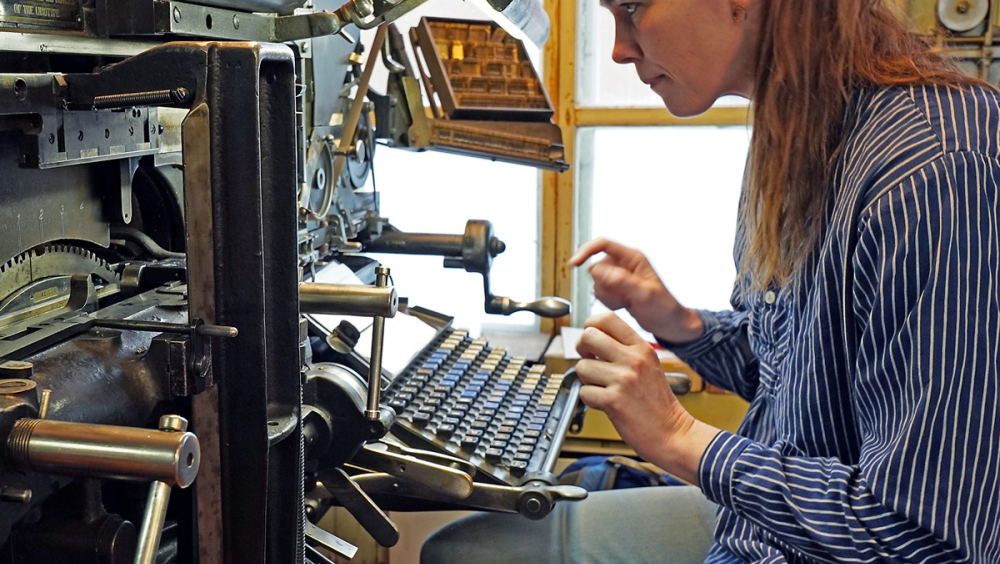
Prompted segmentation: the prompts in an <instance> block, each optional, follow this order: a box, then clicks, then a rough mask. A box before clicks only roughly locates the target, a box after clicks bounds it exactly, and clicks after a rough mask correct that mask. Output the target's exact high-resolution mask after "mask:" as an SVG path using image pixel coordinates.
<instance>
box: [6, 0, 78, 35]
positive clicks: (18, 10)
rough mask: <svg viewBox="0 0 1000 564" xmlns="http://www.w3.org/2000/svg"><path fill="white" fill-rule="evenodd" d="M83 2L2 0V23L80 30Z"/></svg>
mask: <svg viewBox="0 0 1000 564" xmlns="http://www.w3.org/2000/svg"><path fill="white" fill-rule="evenodd" d="M81 3H82V0H0V22H12V23H25V24H35V25H41V26H45V27H61V28H80V27H82V26H83V20H82V18H81V17H80V13H81V9H80V4H81Z"/></svg>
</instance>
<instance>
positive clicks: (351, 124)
mask: <svg viewBox="0 0 1000 564" xmlns="http://www.w3.org/2000/svg"><path fill="white" fill-rule="evenodd" d="M385 34H386V27H385V26H384V25H382V26H379V28H378V30H377V31H376V32H375V41H374V42H372V47H371V50H370V51H369V56H368V60H367V61H365V68H364V70H363V71H361V80H359V81H358V91H357V94H355V96H354V101H353V102H352V103H351V109H350V111H349V112H348V114H347V118H346V119H345V120H344V126H343V128H342V129H341V130H340V132H341V133H340V145H339V146H338V147H337V152H338V153H341V155H338V156H337V157H335V158H334V159H333V177H332V178H330V182H333V183H336V182H337V180H338V179H339V178H340V175H341V173H342V172H344V165H345V164H347V157H344V156H342V154H343V153H344V152H346V151H347V148H348V147H350V146H351V145H353V144H354V134H355V132H356V131H357V129H358V122H359V121H360V120H361V110H363V109H364V106H365V97H366V96H367V95H368V85H369V84H370V83H371V80H372V72H373V71H374V70H375V61H377V60H378V53H379V51H381V50H382V43H384V42H385ZM332 199H333V190H327V195H326V196H325V197H324V198H323V203H322V205H321V206H320V209H319V210H316V215H317V216H318V217H320V218H325V217H326V215H327V214H328V213H330V205H331V203H332Z"/></svg>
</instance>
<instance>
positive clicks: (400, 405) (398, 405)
mask: <svg viewBox="0 0 1000 564" xmlns="http://www.w3.org/2000/svg"><path fill="white" fill-rule="evenodd" d="M389 407H391V408H392V410H393V411H395V412H396V415H401V414H402V413H403V412H404V411H406V402H405V401H403V400H398V399H396V400H392V401H390V402H389Z"/></svg>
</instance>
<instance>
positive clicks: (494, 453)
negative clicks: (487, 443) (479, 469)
mask: <svg viewBox="0 0 1000 564" xmlns="http://www.w3.org/2000/svg"><path fill="white" fill-rule="evenodd" d="M502 458H503V449H501V448H491V449H489V450H487V451H486V460H489V461H492V462H499V461H500V459H502Z"/></svg>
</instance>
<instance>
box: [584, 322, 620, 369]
mask: <svg viewBox="0 0 1000 564" xmlns="http://www.w3.org/2000/svg"><path fill="white" fill-rule="evenodd" d="M624 349H625V346H624V345H622V343H621V342H619V341H617V340H615V339H613V338H612V337H610V336H608V335H607V333H605V332H604V331H602V330H600V329H598V328H596V327H587V328H585V329H584V330H583V335H582V336H581V337H580V342H579V343H577V344H576V351H577V352H578V353H580V356H581V357H585V358H599V359H601V360H606V361H608V362H618V361H619V360H621V359H622V358H623V356H624V355H625V354H626V351H625V350H624Z"/></svg>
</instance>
